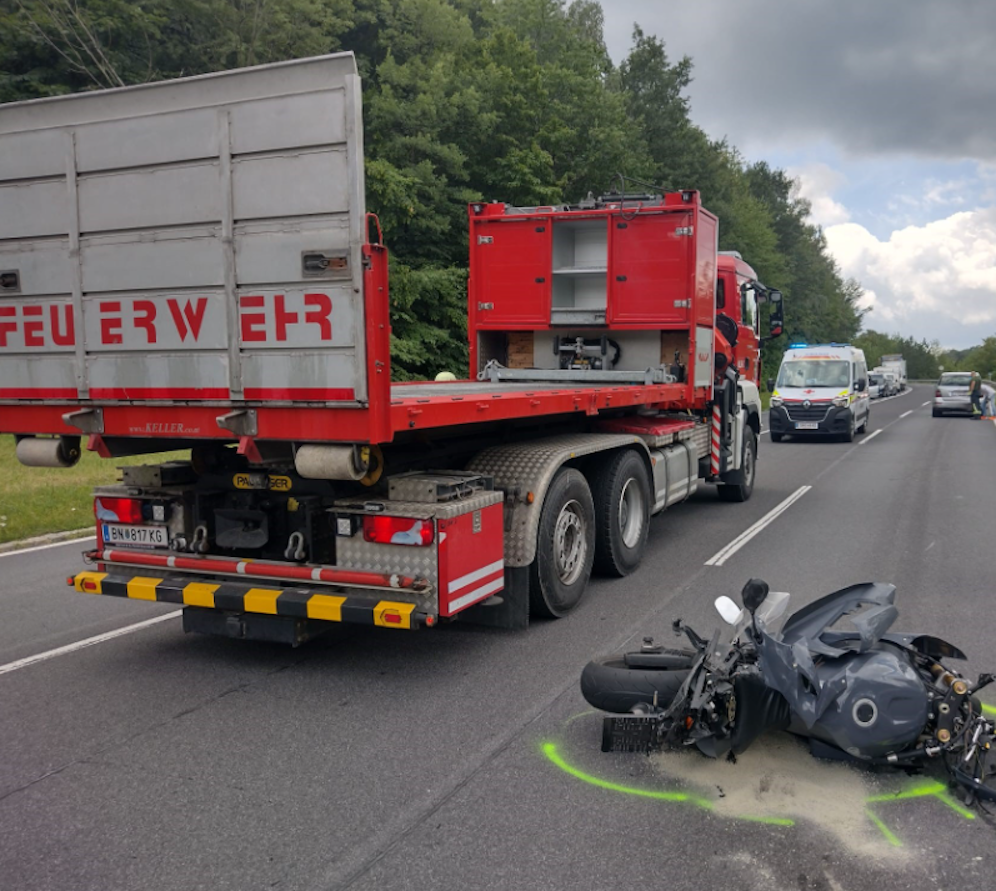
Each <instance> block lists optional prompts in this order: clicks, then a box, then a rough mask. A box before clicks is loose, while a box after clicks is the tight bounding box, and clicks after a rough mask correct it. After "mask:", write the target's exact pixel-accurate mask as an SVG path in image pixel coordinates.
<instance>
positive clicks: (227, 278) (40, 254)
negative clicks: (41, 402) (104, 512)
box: [0, 53, 367, 404]
mask: <svg viewBox="0 0 996 891" xmlns="http://www.w3.org/2000/svg"><path fill="white" fill-rule="evenodd" d="M362 133H363V131H362V124H361V98H360V81H359V78H358V76H357V74H356V64H355V61H354V59H353V56H352V54H351V53H340V54H336V55H330V56H324V57H320V58H316V59H306V60H301V61H294V62H287V63H279V64H274V65H267V66H262V67H260V68H253V69H245V70H241V71H230V72H222V73H219V74H211V75H204V76H200V77H192V78H186V79H182V80H176V81H169V82H165V83H156V84H148V85H143V86H138V87H128V88H124V89H118V90H107V91H102V92H99V93H97V92H95V93H80V94H76V95H72V96H64V97H58V98H54V99H42V100H35V101H31V102H22V103H14V104H10V105H5V106H0V273H6V276H5V277H4V278H3V281H4V283H5V286H4V287H0V398H6V399H52V398H61V399H66V398H70V399H74V400H75V399H81V400H82V399H88V398H90V399H95V400H98V399H115V400H123V401H146V400H149V399H156V400H158V399H167V400H170V401H177V400H181V401H182V400H199V399H209V400H212V401H222V402H240V401H279V402H286V401H301V400H305V401H318V402H341V403H346V404H363V403H364V402H365V401H366V399H367V377H366V357H365V348H364V346H365V333H364V332H365V324H364V323H365V313H364V306H363V263H362V254H361V246H362V244H363V243H364V241H365V240H366V238H365V225H366V212H365V206H364V171H363V142H362ZM305 255H312V256H311V258H310V262H309V263H307V264H306V263H305ZM316 257H317V265H316V262H315V261H316ZM323 263H324V264H325V267H324V268H320V267H321V266H322V264H323ZM291 354H293V360H292V359H291Z"/></svg>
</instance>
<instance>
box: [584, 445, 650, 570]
mask: <svg viewBox="0 0 996 891" xmlns="http://www.w3.org/2000/svg"><path fill="white" fill-rule="evenodd" d="M592 496H593V498H594V501H595V564H594V566H595V569H596V570H597V571H598V572H599V573H601V574H603V575H614V576H624V575H629V574H630V573H631V572H633V570H635V569H636V568H637V567H638V566H639V565H640V561H641V560H642V559H643V554H644V552H645V551H646V549H647V536H648V535H649V533H650V502H651V495H650V474H649V472H648V471H647V465H646V464H645V463H644V462H643V459H642V458H641V457H640V456H639V455H638V454H637V453H636V452H634V451H633V450H632V449H626V450H625V451H622V452H617V453H615V454H613V455H612V457H611V459H610V460H609V462H608V464H606V465H605V466H604V467H603V468H601V469H600V470H599V472H598V475H597V476H596V477H595V481H594V484H593V485H592Z"/></svg>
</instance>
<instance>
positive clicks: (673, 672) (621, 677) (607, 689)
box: [581, 653, 694, 714]
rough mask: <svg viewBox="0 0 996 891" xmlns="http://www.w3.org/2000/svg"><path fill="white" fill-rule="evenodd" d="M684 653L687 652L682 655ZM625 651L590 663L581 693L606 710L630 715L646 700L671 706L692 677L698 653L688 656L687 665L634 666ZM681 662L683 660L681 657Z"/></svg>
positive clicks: (584, 672)
mask: <svg viewBox="0 0 996 891" xmlns="http://www.w3.org/2000/svg"><path fill="white" fill-rule="evenodd" d="M682 655H684V654H682ZM625 659H626V657H625V656H624V655H622V654H620V655H617V656H609V657H608V658H607V659H595V660H593V661H591V662H589V663H588V664H587V665H586V666H585V667H584V671H583V672H581V695H582V696H584V698H585V700H586V701H587V702H588V703H589V704H590V705H593V706H595V708H598V709H601V710H602V711H604V712H613V713H615V714H626V713H628V712H631V711H632V710H633V708H634V706H637V705H640V704H642V703H646V704H650V705H652V704H653V703H654V698H655V695H656V700H657V705H659V706H661V707H662V708H663V707H665V706H667V705H668V704H669V703H670V702H671V700H672V699H674V696H675V694H676V693H677V692H678V690H679V689H680V688H681V685H682V684H683V683H684V682H685V678H686V677H688V669H689V668H691V666H692V660H693V659H694V654H691V653H689V654H688V655H687V668H669V669H652V668H630V667H629V666H628V665H627V664H626V661H625ZM678 661H679V663H680V661H681V660H680V659H679V660H678Z"/></svg>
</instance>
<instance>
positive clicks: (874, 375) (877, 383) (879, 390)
mask: <svg viewBox="0 0 996 891" xmlns="http://www.w3.org/2000/svg"><path fill="white" fill-rule="evenodd" d="M884 395H885V376H884V375H883V374H881V373H880V372H878V371H872V372H870V373H869V374H868V396H869V397H870V398H872V399H878V398H879V397H880V396H884Z"/></svg>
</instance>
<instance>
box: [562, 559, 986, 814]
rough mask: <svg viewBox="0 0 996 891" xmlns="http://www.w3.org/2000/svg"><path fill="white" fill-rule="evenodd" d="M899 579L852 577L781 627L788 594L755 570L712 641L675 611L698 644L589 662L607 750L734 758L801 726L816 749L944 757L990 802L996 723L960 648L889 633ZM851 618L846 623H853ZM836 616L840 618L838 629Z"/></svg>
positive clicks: (903, 763) (884, 758) (888, 759)
mask: <svg viewBox="0 0 996 891" xmlns="http://www.w3.org/2000/svg"><path fill="white" fill-rule="evenodd" d="M895 593H896V589H895V587H894V586H892V585H886V584H878V583H864V584H858V585H852V586H850V587H848V588H844V589H842V590H840V591H836V592H834V593H833V594H829V595H827V596H826V597H823V598H821V599H819V600H817V601H815V602H814V603H811V604H809V605H808V606H806V607H804V608H803V609H801V610H799V611H798V612H796V613H795V614H793V615H792V616H790V617H789V618H788V619H787V620H786V621H785V622H784V624H783V626H782V628H781V630H780V631H775V630H774V626H775V623H776V620H778V619H779V618H780V617H781V616H782V615H783V614H784V613H785V611H786V609H787V606H788V600H789V595H788V594H786V593H784V592H772V591H769V588H768V585H767V584H766V583H765V582H763V581H761V580H759V579H751V580H750V581H749V582H748V583H747V584H746V585H745V587H744V589H743V592H742V600H743V608H742V609H741V608H740V607H739V606H738V605H737V604H736V603H735V602H734V601H733V600H732V599H730V598H729V597H725V596H724V597H720V598H718V599H717V600H716V603H715V605H716V609H717V610H718V612H719V614H720V616H721V617H722V619H723V621H724V622H725V623H726V626H727V627H726V632H725V634H724V633H723V632H722V630H717V631H716V632H715V633H714V634H713V635H712V637H711V638H710V639H705V638H703V637H700V636H699V635H698V634H696V633H695V631H694V630H693V629H691V628H690V627H688V626H687V625H685V624H684V623H683V622H682V621H681V620H680V619H679V620H678V621H676V622H675V623H674V631H675V633H676V634H678V635H681V634H684V636H685V637H686V638H687V639H688V641H689V642H690V644H691V649H688V648H685V649H672V648H666V647H662V646H655V645H654V643H653V640H652V639H650V638H648V639H645V640H644V644H643V647H642V648H641V649H640V650H637V651H635V652H630V653H625V654H622V655H619V656H613V657H610V658H608V659H602V660H597V661H594V662H590V663H588V665H587V666H586V667H585V669H584V672H583V673H582V676H581V691H582V693H583V695H584V697H585V699H586V700H587V701H588V702H589V703H590V704H591V705H593V706H595V707H596V708H599V709H601V710H603V711H607V712H613V713H615V715H614V716H612V717H606V718H605V721H604V725H603V733H602V750H603V751H606V752H608V751H613V750H618V751H652V750H655V749H662V748H681V747H684V746H693V745H694V746H696V747H697V748H698V749H700V750H701V751H702V752H703V753H705V754H706V755H709V756H710V757H719V756H723V755H725V756H727V757H730V758H735V756H736V755H738V754H740V753H741V752H743V751H745V750H746V749H747V747H748V746H749V745H750V744H751V743H752V742H754V741H755V740H756V739H757V738H758V737H759V736H760V735H761V734H762V733H764V732H765V731H768V730H787V731H788V732H790V733H793V734H796V735H798V736H801V737H805V738H806V739H807V740H808V742H809V745H810V749H811V751H812V753H813V754H814V755H815V756H817V757H820V758H829V759H836V760H848V761H858V762H864V763H868V764H883V765H893V766H900V767H908V768H915V767H917V766H919V765H921V764H923V763H924V762H927V761H930V760H932V759H941V760H942V761H943V763H944V764H945V765H946V766H947V768H948V771H949V772H950V774H951V776H952V777H953V778H954V779H955V781H956V782H957V783H958V784H960V785H961V786H963V787H964V788H966V789H967V790H970V792H971V793H974V795H975V796H976V798H977V799H978V800H984V801H996V726H994V722H993V720H992V719H991V718H989V717H987V716H986V712H985V710H984V709H983V707H982V704H981V702H980V700H979V699H978V697H977V693H978V692H979V691H980V690H981V689H982V688H983V687H985V686H987V685H988V684H991V683H992V682H993V680H994V679H996V678H994V676H993V675H991V674H982V675H980V676H979V678H978V680H977V681H976V682H974V683H973V682H971V681H969V680H968V679H967V678H965V677H963V676H962V675H961V674H959V673H958V672H957V671H955V670H954V669H952V668H950V667H948V665H947V664H946V663H945V661H942V660H949V659H965V658H966V657H965V655H964V653H962V652H961V650H959V649H958V648H957V647H955V646H953V645H952V644H950V643H948V642H947V641H944V640H941V639H940V638H937V637H933V636H931V635H927V634H905V633H898V632H890V631H889V629H890V628H891V627H892V624H893V622H894V621H895V619H896V617H897V615H898V610H897V609H896V606H895V604H894V601H895ZM848 623H849V626H848V627H841V626H843V625H848ZM835 626H837V627H835Z"/></svg>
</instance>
